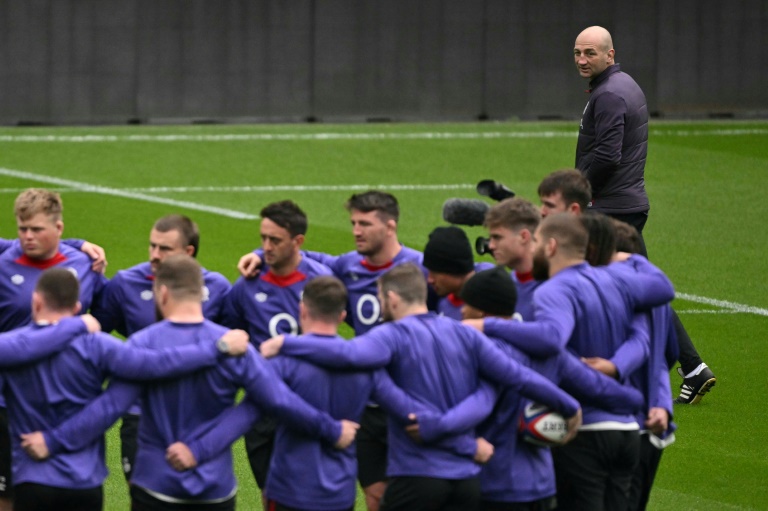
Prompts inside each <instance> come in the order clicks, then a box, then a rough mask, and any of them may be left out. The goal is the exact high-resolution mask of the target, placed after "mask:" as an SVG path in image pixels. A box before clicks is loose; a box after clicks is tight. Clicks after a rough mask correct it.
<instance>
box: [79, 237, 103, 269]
mask: <svg viewBox="0 0 768 511" xmlns="http://www.w3.org/2000/svg"><path fill="white" fill-rule="evenodd" d="M80 251H81V252H82V253H84V254H85V255H87V256H88V257H90V258H91V260H92V261H93V262H92V263H91V269H92V270H93V271H95V272H96V273H101V274H103V273H104V270H106V269H107V253H106V252H104V249H103V248H101V247H100V246H98V245H94V244H93V243H91V242H90V241H84V242H83V246H82V247H80Z"/></svg>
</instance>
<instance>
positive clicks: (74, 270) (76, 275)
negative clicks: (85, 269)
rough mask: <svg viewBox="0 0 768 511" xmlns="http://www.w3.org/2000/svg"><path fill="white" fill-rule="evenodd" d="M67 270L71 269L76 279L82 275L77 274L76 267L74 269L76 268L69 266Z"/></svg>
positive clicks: (70, 271)
mask: <svg viewBox="0 0 768 511" xmlns="http://www.w3.org/2000/svg"><path fill="white" fill-rule="evenodd" d="M67 270H68V271H69V273H71V274H72V275H74V276H75V278H76V279H79V278H80V276H79V275H78V274H77V270H76V269H74V268H67Z"/></svg>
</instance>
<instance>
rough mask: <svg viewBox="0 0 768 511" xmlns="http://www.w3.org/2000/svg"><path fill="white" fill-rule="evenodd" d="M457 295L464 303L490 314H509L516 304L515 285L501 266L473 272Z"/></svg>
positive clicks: (512, 311)
mask: <svg viewBox="0 0 768 511" xmlns="http://www.w3.org/2000/svg"><path fill="white" fill-rule="evenodd" d="M459 296H460V297H461V299H462V300H464V303H466V304H467V305H470V306H472V307H474V308H475V309H478V310H481V311H483V312H485V313H486V314H490V315H492V316H511V315H512V314H514V312H515V305H516V304H517V286H516V285H515V283H514V282H513V281H512V278H511V277H510V276H509V273H507V270H505V269H504V267H503V266H497V267H495V268H491V269H490V270H483V271H479V272H477V273H475V274H474V275H472V277H470V278H469V280H467V281H466V282H465V283H464V287H462V288H461V292H460V293H459Z"/></svg>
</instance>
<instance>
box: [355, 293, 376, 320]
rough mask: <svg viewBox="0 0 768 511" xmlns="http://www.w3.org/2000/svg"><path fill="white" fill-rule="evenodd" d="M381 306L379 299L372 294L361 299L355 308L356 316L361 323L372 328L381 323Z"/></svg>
mask: <svg viewBox="0 0 768 511" xmlns="http://www.w3.org/2000/svg"><path fill="white" fill-rule="evenodd" d="M380 314H381V304H380V303H379V299H378V298H376V297H375V296H373V295H371V294H366V295H363V296H361V297H360V299H359V300H358V301H357V305H356V306H355V316H356V317H357V320H358V321H360V323H362V324H364V325H367V326H371V325H373V324H375V323H378V321H379V315H380Z"/></svg>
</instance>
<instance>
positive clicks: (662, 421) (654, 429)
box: [645, 408, 669, 436]
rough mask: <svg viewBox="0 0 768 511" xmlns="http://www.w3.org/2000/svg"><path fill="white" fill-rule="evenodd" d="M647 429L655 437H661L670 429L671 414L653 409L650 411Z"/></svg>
mask: <svg viewBox="0 0 768 511" xmlns="http://www.w3.org/2000/svg"><path fill="white" fill-rule="evenodd" d="M645 427H646V428H648V431H650V432H651V433H653V434H654V435H656V436H659V435H661V434H662V433H664V432H665V431H666V430H667V428H668V427H669V412H667V411H666V410H665V409H664V408H651V409H650V410H648V418H647V419H646V420H645Z"/></svg>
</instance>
